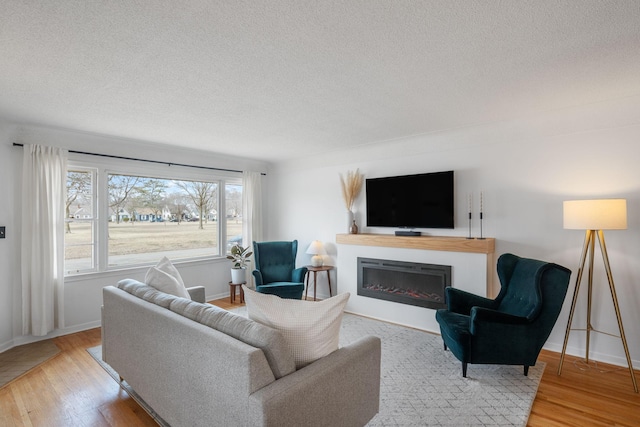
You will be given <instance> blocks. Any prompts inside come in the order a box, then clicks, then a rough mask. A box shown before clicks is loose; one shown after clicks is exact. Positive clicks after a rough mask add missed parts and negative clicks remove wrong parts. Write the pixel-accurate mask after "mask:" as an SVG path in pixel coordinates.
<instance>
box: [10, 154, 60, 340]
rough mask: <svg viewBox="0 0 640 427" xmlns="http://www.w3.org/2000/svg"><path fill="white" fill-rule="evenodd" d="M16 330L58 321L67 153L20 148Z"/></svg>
mask: <svg viewBox="0 0 640 427" xmlns="http://www.w3.org/2000/svg"><path fill="white" fill-rule="evenodd" d="M22 168H23V169H22V212H21V215H22V254H21V256H22V260H21V263H22V331H23V334H25V335H29V334H31V335H34V336H43V335H46V334H47V333H49V332H51V331H53V330H54V329H55V328H61V327H64V325H63V322H62V297H63V295H62V287H63V284H64V211H65V200H66V175H67V151H66V150H63V149H61V148H54V147H44V146H40V145H28V144H25V146H24V156H23V166H22Z"/></svg>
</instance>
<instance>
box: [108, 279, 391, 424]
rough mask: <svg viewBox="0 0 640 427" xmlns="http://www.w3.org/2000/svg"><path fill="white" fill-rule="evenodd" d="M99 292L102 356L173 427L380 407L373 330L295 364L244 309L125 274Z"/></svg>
mask: <svg viewBox="0 0 640 427" xmlns="http://www.w3.org/2000/svg"><path fill="white" fill-rule="evenodd" d="M190 293H191V295H192V298H193V295H196V294H197V295H199V297H200V298H203V292H202V291H201V290H198V291H194V290H191V292H190ZM103 297H104V305H103V314H102V345H103V347H102V350H103V360H104V361H105V362H107V363H108V364H109V365H110V366H111V367H112V368H113V369H115V370H116V371H117V372H118V374H119V375H120V376H121V377H122V378H123V379H124V380H126V381H127V382H128V383H129V385H130V386H131V387H132V388H133V389H134V390H135V391H136V392H137V393H138V394H139V395H140V396H141V397H142V398H143V399H144V400H145V402H146V403H147V404H148V405H149V406H150V407H151V408H153V410H154V411H155V412H156V413H157V414H158V415H160V416H161V417H162V418H163V419H164V420H165V421H166V422H168V423H169V424H170V425H171V426H173V427H179V426H279V427H282V426H362V425H365V424H366V423H367V422H368V421H369V420H370V419H371V418H373V416H374V415H375V414H376V413H377V412H378V409H379V395H380V339H379V338H377V337H372V336H369V337H363V338H361V339H360V340H359V341H357V342H355V343H352V344H350V345H348V346H345V347H343V348H340V349H339V350H337V351H334V352H333V353H331V354H329V355H328V356H325V357H323V358H322V359H320V360H317V361H315V362H313V363H311V364H310V365H308V366H305V367H304V368H301V369H298V370H296V368H295V364H294V361H293V356H292V355H291V354H290V353H291V352H290V350H289V349H288V347H287V344H286V342H285V340H284V338H283V336H282V334H281V333H280V332H279V331H276V330H275V329H272V328H269V327H267V326H264V325H261V324H259V323H257V322H254V321H252V320H249V319H247V318H244V317H242V316H239V315H236V314H233V313H230V312H227V311H225V310H222V309H220V308H218V307H215V306H212V305H209V304H203V303H199V302H195V301H192V300H188V299H185V298H179V297H175V296H173V295H169V294H165V293H162V292H159V291H157V290H155V289H154V288H151V287H149V286H146V285H144V284H142V283H140V282H137V281H135V280H131V279H127V280H123V281H121V282H120V283H119V284H118V287H114V286H107V287H105V288H104V290H103Z"/></svg>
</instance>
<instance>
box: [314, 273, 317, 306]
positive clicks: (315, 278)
mask: <svg viewBox="0 0 640 427" xmlns="http://www.w3.org/2000/svg"><path fill="white" fill-rule="evenodd" d="M317 282H318V272H317V271H314V272H313V300H314V301H315V300H316V283H317Z"/></svg>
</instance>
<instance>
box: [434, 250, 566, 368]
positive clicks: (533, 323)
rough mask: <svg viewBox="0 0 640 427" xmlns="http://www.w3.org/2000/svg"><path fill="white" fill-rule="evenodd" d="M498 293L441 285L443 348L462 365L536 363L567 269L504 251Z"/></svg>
mask: <svg viewBox="0 0 640 427" xmlns="http://www.w3.org/2000/svg"><path fill="white" fill-rule="evenodd" d="M497 270H498V278H499V279H500V286H501V289H500V293H499V294H498V296H497V297H496V298H495V299H488V298H484V297H481V296H478V295H473V294H470V293H468V292H465V291H462V290H460V289H456V288H451V287H449V288H446V291H445V292H446V300H447V307H448V308H446V309H444V308H443V309H440V310H438V311H437V312H436V320H437V321H438V323H439V324H440V332H441V334H442V340H443V341H444V348H445V350H447V349H450V350H451V352H452V353H453V354H454V355H455V356H456V358H457V359H458V360H460V361H461V362H462V376H463V377H466V376H467V364H469V363H472V364H474V363H475V364H480V363H483V364H498V365H523V366H524V375H525V376H526V375H527V374H528V373H529V367H530V366H535V364H536V360H537V359H538V354H539V353H540V350H541V349H542V346H543V345H544V343H545V342H546V341H547V338H549V334H551V330H552V329H553V326H554V325H555V323H556V320H557V319H558V316H559V314H560V310H561V309H562V304H563V302H564V299H565V296H566V294H567V288H568V287H569V278H570V276H571V271H569V270H568V269H566V268H565V267H562V266H560V265H557V264H553V263H548V262H544V261H538V260H534V259H527V258H520V257H518V256H516V255H513V254H504V255H502V256H500V258H499V259H498V266H497Z"/></svg>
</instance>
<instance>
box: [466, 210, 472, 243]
mask: <svg viewBox="0 0 640 427" xmlns="http://www.w3.org/2000/svg"><path fill="white" fill-rule="evenodd" d="M467 239H473V237H471V212H469V237H467Z"/></svg>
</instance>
